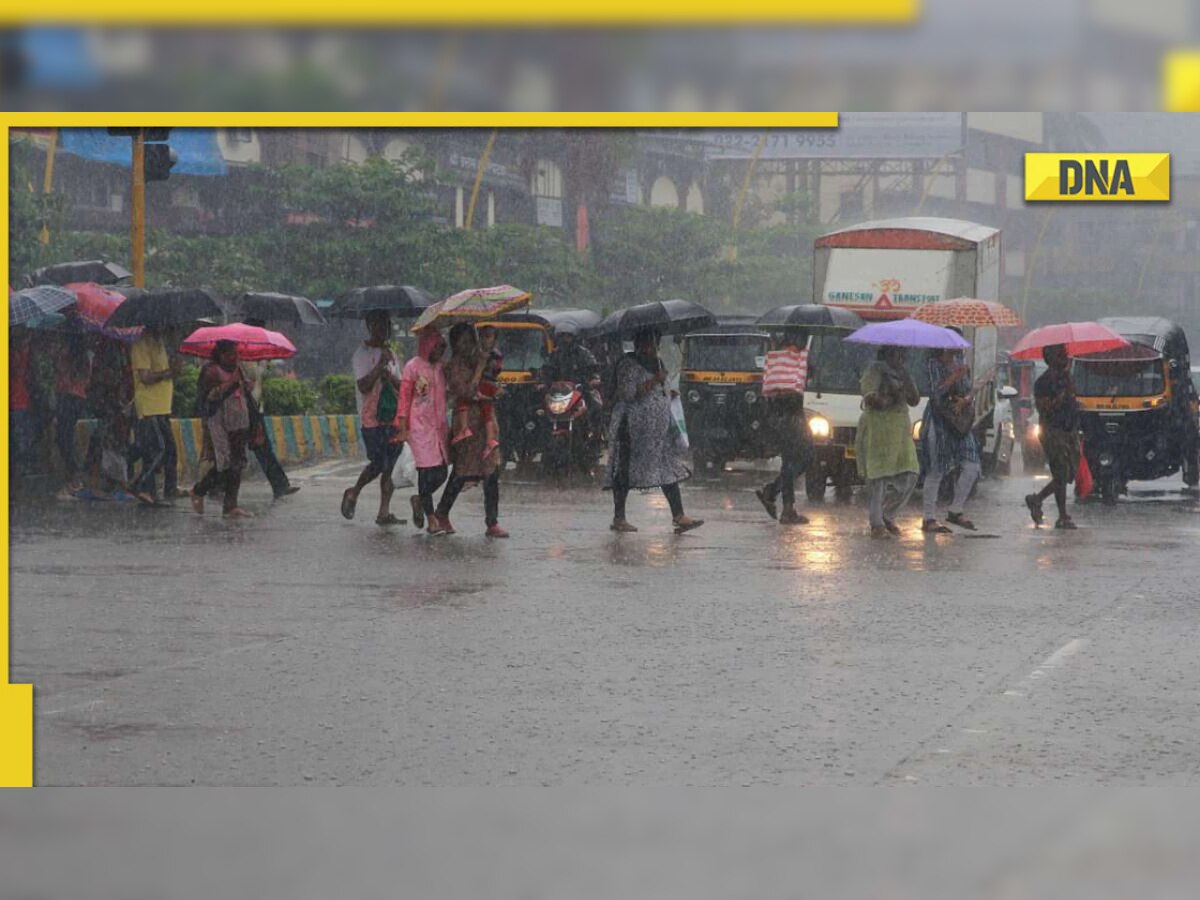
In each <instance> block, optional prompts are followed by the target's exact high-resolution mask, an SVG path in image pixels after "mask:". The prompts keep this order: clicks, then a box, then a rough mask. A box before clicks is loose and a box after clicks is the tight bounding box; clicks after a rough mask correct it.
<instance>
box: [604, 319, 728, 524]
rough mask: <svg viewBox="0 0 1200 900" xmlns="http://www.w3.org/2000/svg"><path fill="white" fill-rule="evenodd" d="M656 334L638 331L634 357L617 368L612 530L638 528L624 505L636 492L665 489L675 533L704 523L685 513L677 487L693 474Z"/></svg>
mask: <svg viewBox="0 0 1200 900" xmlns="http://www.w3.org/2000/svg"><path fill="white" fill-rule="evenodd" d="M658 341H659V335H658V332H657V331H655V330H654V329H652V328H642V329H639V330H638V331H637V332H636V333H635V334H634V336H633V346H634V350H633V353H630V354H628V355H626V356H625V357H624V358H623V359H622V360H621V361H620V362H618V363H617V372H616V394H615V400H616V405H615V406H614V408H613V413H612V422H611V424H610V425H609V454H608V465H607V467H606V469H605V473H604V486H605V487H606V488H611V489H612V492H613V521H612V525H611V526H609V527H610V528H611V529H612V530H613V531H617V532H630V531H637V528H636V527H635V526H634V525H632V524H630V522H629V520H628V519H626V517H625V500H626V498H627V497H628V496H629V491H630V490H631V489H634V488H654V487H657V488H661V489H662V492H663V496H665V497H666V498H667V503H668V504H670V507H671V518H672V521H673V522H674V523H675V533H676V534H683V533H684V532H685V531H691V530H692V529H693V528H699V527H700V526H701V525H703V524H704V520H703V519H693V518H691V517H690V516H687V515H686V514H684V511H683V495H682V494H681V493H680V490H679V482H681V481H683V480H684V479H685V478H687V477H689V476H690V475H691V472H690V471H688V468H687V466H686V465H684V463H683V460H682V459H681V458H680V456H679V453H678V451H677V449H676V446H677V445H676V441H675V437H674V435H673V434H672V428H673V426H674V419H673V418H672V416H671V398H670V395H669V393H668V391H667V370H666V368H665V367H664V366H663V364H662V360H660V359H659V358H658Z"/></svg>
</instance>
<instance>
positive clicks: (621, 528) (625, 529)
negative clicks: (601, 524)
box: [608, 522, 637, 534]
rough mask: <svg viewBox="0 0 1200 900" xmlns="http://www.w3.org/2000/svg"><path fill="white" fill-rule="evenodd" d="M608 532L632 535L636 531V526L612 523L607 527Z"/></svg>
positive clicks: (626, 523) (625, 523)
mask: <svg viewBox="0 0 1200 900" xmlns="http://www.w3.org/2000/svg"><path fill="white" fill-rule="evenodd" d="M608 530H609V531H616V532H619V533H621V534H632V533H633V532H635V531H637V526H636V525H630V524H629V523H628V522H613V523H612V524H611V525H609V526H608Z"/></svg>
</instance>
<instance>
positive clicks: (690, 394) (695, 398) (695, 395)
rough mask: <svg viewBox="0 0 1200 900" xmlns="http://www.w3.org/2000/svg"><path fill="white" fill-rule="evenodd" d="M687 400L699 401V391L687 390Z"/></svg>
mask: <svg viewBox="0 0 1200 900" xmlns="http://www.w3.org/2000/svg"><path fill="white" fill-rule="evenodd" d="M688 400H690V401H691V402H692V403H699V402H700V392H699V391H688Z"/></svg>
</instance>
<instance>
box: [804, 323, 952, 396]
mask: <svg viewBox="0 0 1200 900" xmlns="http://www.w3.org/2000/svg"><path fill="white" fill-rule="evenodd" d="M878 352H879V348H878V347H876V346H874V345H873V344H855V343H852V342H849V341H844V340H842V338H841V337H839V336H838V335H835V334H819V335H817V336H816V337H814V338H813V340H812V345H811V347H810V348H809V353H808V390H809V391H819V392H823V393H827V394H857V393H858V392H859V385H858V383H859V379H860V378H862V373H863V372H864V371H865V370H866V368H867V366H869V365H870V364H871V363H872V362H874V361H875V358H876V356H877V354H878ZM925 352H926V351H924V350H909V351H908V371H909V372H910V373H911V374H912V377H913V380H914V381H915V382H916V383H917V390H919V391H920V392H921V396H922V397H927V396H928V395H929V374H928V372H927V371H926V367H925Z"/></svg>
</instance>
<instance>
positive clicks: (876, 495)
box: [867, 472, 917, 528]
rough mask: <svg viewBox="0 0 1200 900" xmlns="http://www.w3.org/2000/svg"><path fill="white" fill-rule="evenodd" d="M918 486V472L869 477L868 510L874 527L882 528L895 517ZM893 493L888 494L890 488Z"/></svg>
mask: <svg viewBox="0 0 1200 900" xmlns="http://www.w3.org/2000/svg"><path fill="white" fill-rule="evenodd" d="M916 486H917V473H916V472H901V473H900V474H899V475H888V476H885V477H884V478H869V479H867V492H868V507H867V508H868V512H869V515H870V518H871V527H872V528H882V527H883V526H884V523H885V522H890V521H892V519H893V518H894V517H895V515H896V513H897V512H898V511H899V510H900V507H902V506H903V505H904V504H905V503H907V502H908V498H909V497H911V496H912V492H913V490H914V489H915V488H916ZM889 487H890V488H892V491H893V493H892V494H891V495H890V496H888V488H889Z"/></svg>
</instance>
